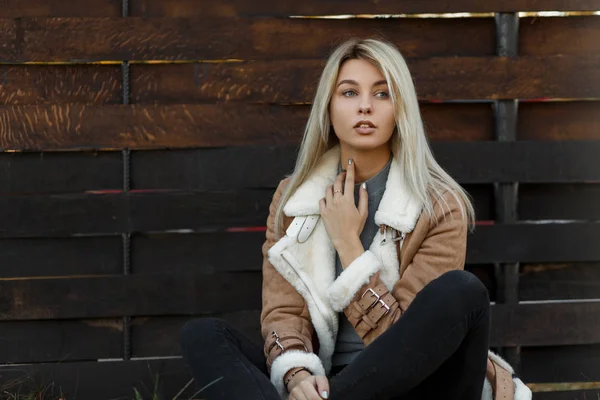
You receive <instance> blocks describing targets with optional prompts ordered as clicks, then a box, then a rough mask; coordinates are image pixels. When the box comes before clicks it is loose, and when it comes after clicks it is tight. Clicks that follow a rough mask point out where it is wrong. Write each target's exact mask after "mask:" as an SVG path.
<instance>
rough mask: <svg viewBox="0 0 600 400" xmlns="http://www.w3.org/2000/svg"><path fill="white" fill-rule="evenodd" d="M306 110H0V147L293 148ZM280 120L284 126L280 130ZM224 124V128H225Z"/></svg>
mask: <svg viewBox="0 0 600 400" xmlns="http://www.w3.org/2000/svg"><path fill="white" fill-rule="evenodd" d="M305 111H306V110H304V109H298V108H295V107H285V108H284V107H276V106H270V107H269V106H261V107H257V106H255V107H252V106H242V107H233V108H232V107H222V106H218V105H202V106H199V105H180V106H176V107H165V106H142V107H139V106H125V105H121V106H103V107H93V106H86V105H80V104H66V105H48V106H25V107H19V106H16V107H11V108H5V109H3V110H2V109H0V132H1V134H0V148H2V149H5V150H16V149H21V150H26V151H35V150H72V149H90V148H91V149H94V148H100V149H111V148H113V149H114V148H122V147H127V148H138V149H139V148H142V149H143V148H157V147H158V148H161V147H162V148H176V147H187V146H208V147H214V146H226V145H236V144H237V145H243V144H271V145H273V144H282V143H283V144H285V143H297V142H299V141H300V138H301V137H302V129H303V127H302V125H304V124H305V122H306V113H305ZM282 118H283V120H286V121H287V122H288V123H289V125H287V124H286V125H282V124H281V121H282ZM225 121H229V124H227V125H224V123H225ZM236 121H237V122H236ZM224 126H227V131H223V128H224ZM249 127H253V128H251V129H249ZM175 132H176V134H175Z"/></svg>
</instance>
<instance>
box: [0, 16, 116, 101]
mask: <svg viewBox="0 0 600 400" xmlns="http://www.w3.org/2000/svg"><path fill="white" fill-rule="evenodd" d="M0 26H2V20H0ZM0 29H1V28H0ZM0 73H1V74H2V78H1V79H2V80H1V82H2V90H0V105H25V104H52V103H87V104H99V105H101V104H119V103H122V102H123V95H122V92H123V88H122V84H121V81H122V73H121V69H120V66H118V65H95V64H90V65H84V64H80V65H9V64H3V65H0Z"/></svg>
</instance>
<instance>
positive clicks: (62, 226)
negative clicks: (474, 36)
mask: <svg viewBox="0 0 600 400" xmlns="http://www.w3.org/2000/svg"><path fill="white" fill-rule="evenodd" d="M485 193H487V191H483V192H480V193H479V194H477V192H476V196H475V201H476V202H475V207H476V210H479V209H482V208H483V209H484V210H486V209H489V204H488V203H487V202H488V201H489V199H488V198H487V196H485ZM272 194H273V191H272V190H246V191H241V192H196V191H158V192H152V193H140V192H135V193H120V194H113V195H108V194H106V195H76V194H72V195H48V196H4V197H0V221H2V224H0V237H5V238H8V237H39V236H71V235H74V234H113V233H117V232H118V233H120V232H162V231H170V230H182V229H183V230H186V231H187V230H192V231H197V230H222V229H227V228H235V227H252V226H264V223H265V221H266V217H267V213H268V207H269V204H270V202H271V197H272ZM544 201H546V202H548V203H551V202H552V201H553V200H552V197H548V198H545V199H544ZM156 210H161V211H162V212H161V213H157V212H156ZM488 212H489V211H488ZM587 219H588V220H592V218H587ZM482 229H487V227H482ZM498 229H509V230H517V231H518V232H522V233H523V234H525V232H530V231H531V232H537V230H541V231H544V230H546V229H548V230H551V232H555V233H556V234H559V233H560V234H563V233H573V234H575V233H577V232H578V233H577V235H576V236H577V237H578V238H579V239H580V240H583V241H582V242H580V243H579V245H578V246H576V247H579V246H581V245H582V244H583V243H587V241H586V240H585V235H586V234H587V233H590V234H595V233H596V230H597V225H596V224H593V223H590V224H585V223H582V224H567V225H565V224H554V225H553V224H524V225H518V226H513V225H508V227H507V226H505V225H501V228H498ZM563 229H564V230H565V231H562V230H563ZM569 229H572V230H574V231H569ZM554 230H556V231H554ZM580 236H582V237H580ZM507 237H508V236H507ZM492 243H493V244H492V245H487V246H484V243H482V244H481V246H484V247H485V248H486V249H488V250H489V253H487V251H486V254H488V255H489V254H497V257H499V258H501V259H503V260H504V261H507V260H510V259H512V257H517V258H516V259H514V261H521V262H529V261H532V262H538V261H539V262H544V261H548V262H554V261H594V260H595V259H594V256H593V254H595V253H594V252H593V250H592V249H588V250H587V251H584V252H583V253H580V256H578V257H577V258H575V259H566V260H565V259H564V258H562V257H566V254H569V253H568V252H567V253H563V250H561V249H564V246H560V248H558V249H556V248H555V249H553V251H551V252H549V253H548V254H565V255H564V256H560V257H558V256H556V257H558V258H556V257H551V258H549V259H547V260H546V259H534V260H529V259H528V258H526V257H525V258H524V259H522V258H521V256H520V254H527V253H526V252H525V253H522V251H523V249H522V248H519V247H517V248H515V249H514V250H515V253H512V254H514V255H511V256H503V255H502V254H505V251H506V249H505V248H503V247H502V248H496V250H494V246H495V245H496V244H494V243H495V242H492ZM508 250H510V249H508ZM556 251H558V252H559V253H554V252H556ZM509 254H510V252H509ZM533 254H537V252H534V253H533ZM569 257H570V256H569ZM590 257H591V259H590ZM598 259H600V258H598ZM471 262H474V263H478V262H479V261H477V259H474V260H472V261H471ZM481 262H487V261H481Z"/></svg>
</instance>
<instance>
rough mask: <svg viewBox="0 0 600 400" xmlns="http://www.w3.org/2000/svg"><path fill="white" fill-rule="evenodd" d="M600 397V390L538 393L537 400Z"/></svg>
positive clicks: (535, 396) (579, 399)
mask: <svg viewBox="0 0 600 400" xmlns="http://www.w3.org/2000/svg"><path fill="white" fill-rule="evenodd" d="M599 396H600V390H596V389H592V390H568V391H560V392H536V393H535V395H534V398H535V400H590V399H593V398H594V397H599Z"/></svg>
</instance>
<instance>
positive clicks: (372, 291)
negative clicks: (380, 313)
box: [360, 288, 381, 301]
mask: <svg viewBox="0 0 600 400" xmlns="http://www.w3.org/2000/svg"><path fill="white" fill-rule="evenodd" d="M367 292H371V294H372V295H373V296H375V297H377V301H379V299H380V298H381V297H379V295H378V294H377V293H375V291H374V290H373V289H371V288H368V289H367V290H365V292H364V293H363V294H362V296H360V298H361V299H362V298H363V297H365V294H367Z"/></svg>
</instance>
